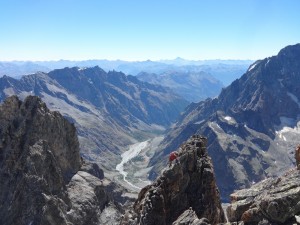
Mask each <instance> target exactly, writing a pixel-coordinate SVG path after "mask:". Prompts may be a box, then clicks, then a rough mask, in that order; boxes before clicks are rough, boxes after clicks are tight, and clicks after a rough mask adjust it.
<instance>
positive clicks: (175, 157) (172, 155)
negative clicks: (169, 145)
mask: <svg viewBox="0 0 300 225" xmlns="http://www.w3.org/2000/svg"><path fill="white" fill-rule="evenodd" d="M177 157H178V153H177V152H176V151H174V152H171V153H170V155H169V167H171V165H172V162H173V161H174V160H175V161H176V162H177V161H178V160H177Z"/></svg>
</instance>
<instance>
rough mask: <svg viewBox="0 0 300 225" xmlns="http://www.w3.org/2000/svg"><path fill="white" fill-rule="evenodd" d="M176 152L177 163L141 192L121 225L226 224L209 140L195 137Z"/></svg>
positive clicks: (175, 161)
mask: <svg viewBox="0 0 300 225" xmlns="http://www.w3.org/2000/svg"><path fill="white" fill-rule="evenodd" d="M177 152H178V155H179V156H178V158H177V160H174V162H173V163H172V165H171V166H169V167H167V168H166V169H165V170H164V171H163V172H162V174H161V175H160V176H159V177H158V178H157V179H156V181H154V183H153V184H151V185H148V186H146V187H145V188H143V189H142V190H141V191H140V193H139V196H138V199H137V200H136V202H135V204H134V206H133V209H131V210H128V211H127V213H126V214H125V215H124V217H123V220H122V223H121V224H122V225H137V224H140V225H169V224H172V223H173V222H174V224H192V223H193V224H206V222H207V224H218V223H221V222H224V220H225V217H224V212H223V209H222V207H221V203H220V197H219V191H218V188H217V186H216V181H215V176H214V171H213V166H212V162H211V159H210V157H209V156H208V154H207V150H206V139H205V138H203V137H201V136H198V135H195V136H193V137H192V138H190V139H189V140H188V141H187V142H186V143H184V144H183V145H181V147H180V148H179V149H178V151H177ZM166 163H167V162H166ZM198 218H201V219H198ZM175 221H177V222H175ZM180 221H181V222H180ZM182 221H190V222H191V223H188V222H187V223H182ZM202 222H203V223H202ZM204 222H205V223H204Z"/></svg>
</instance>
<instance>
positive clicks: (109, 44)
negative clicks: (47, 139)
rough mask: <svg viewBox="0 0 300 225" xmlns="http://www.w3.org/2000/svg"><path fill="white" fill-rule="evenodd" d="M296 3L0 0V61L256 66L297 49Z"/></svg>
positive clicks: (256, 0)
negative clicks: (243, 62)
mask: <svg viewBox="0 0 300 225" xmlns="http://www.w3.org/2000/svg"><path fill="white" fill-rule="evenodd" d="M299 12H300V1H299V0H226V1H225V0H151V1H146V0H0V29H1V35H0V60H2V61H10V60H59V59H70V60H86V59H110V60H113V59H123V60H130V61H133V60H147V59H150V60H159V59H173V58H176V57H182V58H186V59H194V60H201V59H254V60H255V59H262V58H265V57H268V56H272V55H275V54H277V53H278V51H279V50H280V49H281V48H283V47H285V46H287V45H291V44H296V43H298V42H300V16H299V14H300V13H299Z"/></svg>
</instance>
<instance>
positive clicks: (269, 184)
mask: <svg viewBox="0 0 300 225" xmlns="http://www.w3.org/2000/svg"><path fill="white" fill-rule="evenodd" d="M230 197H231V204H230V205H229V206H228V208H227V215H228V220H229V221H231V222H237V221H241V222H243V223H245V224H249V225H252V224H253V225H254V224H264V225H272V224H277V225H281V224H282V225H283V224H285V225H291V224H299V223H300V205H299V202H300V171H299V170H296V168H295V169H291V170H289V171H287V172H286V173H285V174H284V175H283V176H281V177H277V178H268V179H266V180H263V181H261V182H259V183H257V184H255V185H253V186H252V187H251V188H249V189H243V190H239V191H236V192H234V193H233V194H231V196H230Z"/></svg>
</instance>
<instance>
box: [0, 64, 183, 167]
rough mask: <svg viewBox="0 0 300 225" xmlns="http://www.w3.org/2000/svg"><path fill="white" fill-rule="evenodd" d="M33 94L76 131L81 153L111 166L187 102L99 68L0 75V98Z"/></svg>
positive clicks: (159, 88) (162, 126)
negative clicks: (12, 75) (69, 122)
mask: <svg viewBox="0 0 300 225" xmlns="http://www.w3.org/2000/svg"><path fill="white" fill-rule="evenodd" d="M11 95H18V96H19V97H20V98H21V99H24V98H25V97H26V96H27V95H37V96H40V97H41V98H42V100H43V101H44V102H45V103H46V104H47V106H48V107H49V108H50V109H51V110H57V111H59V112H61V113H62V114H63V115H64V117H66V118H68V120H69V121H71V122H73V123H75V126H76V128H77V130H78V136H79V141H80V144H81V149H82V151H81V153H82V155H83V156H84V157H85V158H87V159H91V160H94V161H97V162H99V164H102V165H103V166H104V167H106V168H108V169H112V167H113V166H114V165H115V164H117V162H118V161H119V157H120V153H121V152H122V150H124V149H125V148H126V146H128V145H129V144H132V143H134V142H136V141H138V140H144V139H145V138H147V137H151V136H153V133H161V132H162V131H164V129H165V128H167V127H169V126H170V124H171V123H172V122H174V121H175V119H176V118H177V117H178V115H179V114H180V112H182V111H183V109H184V107H185V106H186V105H187V104H188V102H187V101H186V100H184V99H183V98H181V97H179V96H177V95H176V94H174V93H173V92H172V91H171V90H170V89H167V88H164V87H162V86H159V85H153V84H149V83H146V82H142V81H140V80H138V79H137V78H136V77H134V76H126V75H125V74H123V73H120V72H115V71H113V72H108V73H107V72H105V71H104V70H102V69H101V68H99V67H93V68H86V69H80V68H78V67H74V68H64V69H57V70H53V71H51V72H49V73H41V72H40V73H35V74H32V75H27V76H23V77H22V78H21V79H19V80H17V79H14V78H11V77H8V76H3V77H2V78H0V101H3V100H4V99H5V98H6V97H8V96H11Z"/></svg>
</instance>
